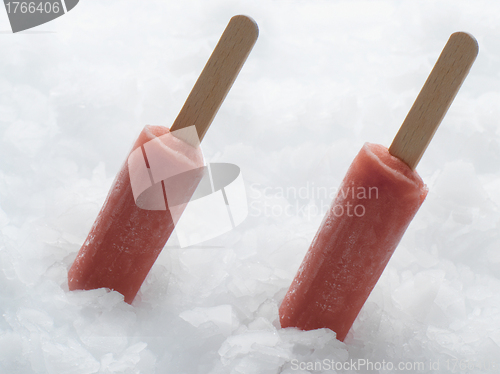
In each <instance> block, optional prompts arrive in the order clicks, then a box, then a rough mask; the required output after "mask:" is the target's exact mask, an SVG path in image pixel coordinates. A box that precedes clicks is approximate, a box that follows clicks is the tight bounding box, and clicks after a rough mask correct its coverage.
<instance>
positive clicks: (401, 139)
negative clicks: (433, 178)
mask: <svg viewBox="0 0 500 374" xmlns="http://www.w3.org/2000/svg"><path fill="white" fill-rule="evenodd" d="M477 53H478V44H477V41H476V39H474V37H473V36H472V35H470V34H467V33H465V32H456V33H454V34H452V35H451V36H450V39H449V40H448V43H446V45H445V47H444V49H443V51H442V52H441V55H440V56H439V59H438V60H437V62H436V64H435V65H434V68H433V69H432V71H431V73H430V75H429V77H428V78H427V81H426V82H425V84H424V86H423V87H422V89H421V90H420V93H419V94H418V96H417V99H416V100H415V102H414V103H413V106H412V107H411V109H410V111H409V112H408V115H407V116H406V118H405V120H404V122H403V124H402V125H401V128H400V129H399V131H398V133H397V134H396V137H395V138H394V140H393V141H392V144H391V146H390V147H389V152H390V153H391V154H392V155H393V156H396V157H398V158H399V159H400V160H402V161H404V162H405V163H406V164H407V165H408V166H409V167H410V168H411V169H412V170H414V169H415V168H416V167H417V164H418V162H419V161H420V158H421V157H422V155H423V154H424V152H425V150H426V149H427V146H428V145H429V143H430V141H431V139H432V137H433V136H434V133H435V132H436V130H437V128H438V126H439V124H440V123H441V121H442V120H443V118H444V116H445V114H446V112H447V111H448V108H449V107H450V105H451V103H452V102H453V99H454V98H455V96H456V94H457V92H458V90H459V89H460V86H461V85H462V83H463V81H464V80H465V77H466V76H467V74H468V73H469V70H470V68H471V66H472V64H473V63H474V60H475V59H476V56H477Z"/></svg>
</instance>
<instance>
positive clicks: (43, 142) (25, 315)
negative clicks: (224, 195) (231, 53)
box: [0, 0, 500, 374]
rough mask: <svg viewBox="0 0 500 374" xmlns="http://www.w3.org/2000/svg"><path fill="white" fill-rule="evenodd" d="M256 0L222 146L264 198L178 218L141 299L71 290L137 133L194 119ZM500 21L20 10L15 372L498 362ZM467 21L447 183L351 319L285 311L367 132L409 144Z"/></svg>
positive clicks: (221, 124) (6, 267)
mask: <svg viewBox="0 0 500 374" xmlns="http://www.w3.org/2000/svg"><path fill="white" fill-rule="evenodd" d="M235 14H248V15H250V16H252V17H253V18H254V19H255V20H256V21H257V22H258V24H259V27H260V37H259V40H258V42H257V44H256V46H255V48H254V50H253V52H252V54H251V55H250V58H249V60H248V61H247V64H246V65H245V66H244V68H243V70H242V72H241V74H240V76H239V78H238V80H237V82H236V84H235V85H234V87H233V89H232V91H231V92H230V94H229V95H228V97H227V100H226V102H225V103H224V105H223V106H222V108H221V110H220V112H219V114H218V116H217V118H216V119H215V121H214V123H213V124H212V128H211V129H210V131H209V133H208V135H207V136H206V138H205V140H204V144H203V147H204V152H205V155H206V158H207V161H209V162H222V161H223V162H230V163H234V164H237V165H238V166H240V167H241V170H242V173H243V176H244V179H245V182H246V185H247V187H248V196H249V204H250V206H251V208H250V216H249V217H248V218H247V220H246V221H245V222H244V223H243V224H242V225H241V226H239V227H238V228H237V230H234V231H232V232H230V233H228V234H226V235H224V236H222V237H219V238H217V239H214V240H212V241H210V242H207V243H203V245H200V246H198V247H191V248H184V249H180V248H178V246H176V242H175V238H172V240H171V241H170V242H169V243H168V244H167V248H166V249H165V250H164V251H163V253H162V254H161V256H160V258H159V259H158V261H157V263H156V264H155V266H154V267H153V269H152V271H151V273H150V274H149V276H148V278H147V280H146V281H145V283H144V285H143V287H142V289H141V291H140V293H139V295H138V297H137V299H136V300H135V302H134V304H133V305H132V306H131V305H128V304H125V303H124V302H123V301H122V297H121V295H120V294H118V293H116V292H107V291H105V290H95V291H87V292H69V291H68V288H67V284H66V281H67V278H66V274H67V270H68V268H69V266H70V264H71V263H72V261H73V259H74V258H75V255H76V253H77V251H78V249H79V248H80V245H81V244H82V242H83V241H84V239H85V237H86V234H87V232H88V230H89V228H90V226H91V224H92V222H93V220H94V218H95V216H96V215H97V213H98V211H99V209H100V206H101V204H102V202H103V200H104V198H105V196H106V194H107V192H108V189H109V187H110V184H111V182H112V180H113V178H114V175H115V173H116V172H117V170H118V168H119V167H120V165H121V163H122V162H123V161H124V158H125V156H126V154H127V152H128V150H129V148H130V146H131V145H132V143H133V141H134V140H135V138H136V136H137V135H138V133H139V132H140V130H141V128H142V126H143V125H145V124H158V125H167V126H169V125H170V124H171V123H172V121H173V120H174V118H175V116H176V114H177V112H178V111H179V109H180V108H181V106H182V103H183V101H184V100H185V98H186V97H187V95H188V93H189V91H190V89H191V87H192V85H193V84H194V82H195V79H196V77H197V76H198V74H199V73H200V72H201V69H202V68H203V66H204V64H205V62H206V60H207V59H208V57H209V55H210V53H211V50H212V49H213V48H214V46H215V43H216V42H217V40H218V38H219V36H220V34H221V33H222V31H223V29H224V27H225V26H226V24H227V22H228V20H229V19H230V17H231V16H233V15H235ZM499 25H500V4H499V3H498V2H496V1H493V0H492V1H473V2H472V1H458V0H453V1H419V2H416V1H397V0H393V1H308V2H305V1H304V2H301V1H269V0H267V1H264V0H259V1H253V2H247V1H229V0H217V1H202V0H198V1H159V0H158V1H153V0H148V1H141V2H139V1H131V0H113V1H101V2H99V1H97V0H82V1H81V2H80V4H79V5H78V6H77V7H76V8H74V9H73V10H72V11H71V12H69V13H68V14H67V15H65V16H63V17H61V18H59V19H57V20H55V21H52V22H50V23H48V24H45V25H42V26H40V27H38V28H35V29H32V30H30V31H28V32H24V33H20V34H11V33H10V32H9V31H8V30H9V25H8V21H7V16H6V14H5V12H3V11H0V30H1V31H2V32H1V33H0V49H1V58H0V207H1V208H0V268H1V272H0V315H1V318H0V372H1V373H75V374H76V373H82V374H83V373H202V374H206V373H306V372H308V371H301V370H294V369H297V367H296V366H297V365H294V363H295V364H297V363H298V362H302V363H309V362H312V363H318V362H320V363H321V362H323V360H325V359H327V360H329V361H330V362H331V360H334V361H336V362H347V363H349V362H352V361H354V362H357V360H358V359H364V360H367V361H370V362H372V363H375V364H376V363H382V362H383V361H385V362H391V363H393V364H394V365H397V364H398V363H399V362H403V363H410V365H411V364H412V363H419V362H423V363H425V369H424V370H413V371H412V370H409V371H407V372H418V373H446V372H471V373H472V372H474V373H482V372H486V373H494V372H498V370H499V369H498V368H499V367H500V223H499V222H500V212H499V206H500V123H499V120H500V26H499ZM459 30H464V31H468V32H470V33H472V34H473V35H475V36H476V38H477V39H478V41H479V44H480V53H479V57H478V59H477V61H476V64H475V65H474V67H473V68H472V70H471V73H470V75H469V77H468V78H467V80H466V82H465V84H464V85H463V87H462V90H461V91H460V92H459V94H458V96H457V98H456V100H455V103H454V104H453V105H452V107H451V109H450V111H449V113H448V115H447V117H446V118H445V120H444V121H443V123H442V125H441V127H440V129H439V130H438V132H437V134H436V136H435V137H434V140H433V141H432V143H431V145H430V147H429V148H428V150H427V152H426V154H425V155H424V157H423V159H422V161H421V163H420V165H419V167H418V171H419V173H420V175H421V176H422V178H423V179H424V180H425V181H426V183H427V184H428V185H429V187H430V193H429V196H428V198H427V200H426V201H425V203H424V204H423V206H422V208H421V210H420V211H419V213H418V215H417V216H416V218H415V219H414V221H413V222H412V224H411V226H410V227H409V229H408V231H407V233H406V235H405V237H404V239H403V240H402V242H401V243H400V245H399V247H398V249H397V251H396V253H395V255H394V256H393V258H392V260H391V262H390V263H389V265H388V267H387V269H386V271H385V273H384V274H383V276H382V278H381V279H380V281H379V283H378V284H377V286H376V288H375V290H374V292H373V293H372V295H371V296H370V299H369V300H368V302H367V303H366V305H365V307H364V309H363V310H362V311H361V313H360V315H359V317H358V319H357V321H356V323H355V324H354V327H353V329H352V330H351V333H350V334H349V336H348V337H347V339H346V341H345V343H340V342H338V341H337V340H336V339H335V334H334V333H332V332H330V331H328V330H317V331H311V332H301V331H296V330H294V329H287V330H282V329H280V328H279V324H278V313H277V308H278V305H279V303H280V301H281V300H282V298H283V296H284V294H285V292H286V290H287V288H288V286H289V284H290V282H291V280H292V278H293V276H294V275H295V272H296V270H297V268H298V266H299V264H300V262H301V260H302V258H303V256H304V254H305V251H306V250H307V248H308V245H309V243H310V241H311V239H312V237H313V236H314V234H315V231H316V229H317V227H318V225H319V223H320V221H321V218H322V214H321V213H318V210H319V209H318V208H321V206H322V205H323V206H326V205H328V203H329V202H330V199H329V198H325V197H324V196H320V198H319V199H318V198H317V196H313V194H314V193H315V191H318V189H321V188H325V187H327V188H331V189H335V188H336V187H337V186H338V185H339V183H340V181H341V179H342V178H343V176H344V173H345V171H346V170H347V167H348V166H349V164H350V162H351V160H352V159H353V157H354V156H355V154H356V153H357V152H358V150H359V148H360V147H361V145H362V144H363V143H364V142H365V141H370V142H376V143H381V144H384V145H389V144H390V142H391V140H392V138H393V137H394V135H395V133H396V131H397V130H398V128H399V126H400V124H401V122H402V121H403V119H404V117H405V115H406V112H407V111H408V109H409V108H410V106H411V104H412V102H413V100H414V98H415V97H416V95H417V93H418V91H419V89H420V88H421V86H422V84H423V82H424V81H425V78H426V76H427V74H428V73H429V72H430V69H431V67H432V66H433V64H434V62H435V61H436V59H437V57H438V55H439V53H440V51H441V49H442V47H443V46H444V44H445V43H446V41H447V39H448V37H449V35H450V34H451V33H452V32H454V31H459ZM287 188H288V189H289V191H288V193H283V194H281V193H280V192H281V191H282V190H283V189H284V190H286V189H287ZM292 190H295V191H297V192H300V191H302V194H301V196H299V197H294V196H293V194H292ZM287 207H288V208H287ZM304 207H305V208H307V207H309V208H310V210H307V209H303V208H304ZM297 208H298V209H297ZM308 212H309V213H308ZM294 360H295V361H294ZM448 364H449V365H450V367H447V365H448ZM495 364H496V367H495V366H493V365H495ZM303 365H304V364H303ZM436 365H438V367H439V369H437V366H436ZM453 365H456V367H455V368H454V370H453ZM460 365H461V366H462V368H465V369H466V370H462V371H460ZM467 366H468V367H469V368H468V369H467ZM473 366H476V367H475V368H472V367H473ZM322 369H324V370H323V372H330V373H333V372H334V371H328V370H326V369H327V367H325V366H323V367H322ZM321 371H322V370H316V371H310V372H315V373H318V372H321ZM338 372H360V373H362V372H367V371H366V370H364V369H360V368H356V370H351V371H348V370H346V371H338ZM369 372H389V371H384V370H380V371H378V370H373V371H369ZM393 372H395V370H394V371H393Z"/></svg>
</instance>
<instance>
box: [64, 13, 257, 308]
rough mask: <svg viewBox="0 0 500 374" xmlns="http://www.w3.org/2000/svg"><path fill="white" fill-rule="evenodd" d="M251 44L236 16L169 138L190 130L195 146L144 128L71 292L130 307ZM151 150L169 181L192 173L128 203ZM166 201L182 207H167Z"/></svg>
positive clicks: (245, 23) (249, 27) (192, 181)
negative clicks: (102, 292) (117, 299)
mask: <svg viewBox="0 0 500 374" xmlns="http://www.w3.org/2000/svg"><path fill="white" fill-rule="evenodd" d="M257 36H258V28H257V25H256V23H255V22H254V21H253V20H252V19H251V18H249V17H246V16H241V15H239V16H234V17H233V18H231V20H230V22H229V24H228V25H227V27H226V29H225V30H224V33H223V34H222V36H221V38H220V40H219V43H218V44H217V46H216V47H215V49H214V51H213V53H212V55H211V56H210V59H209V60H208V62H207V64H206V65H205V68H204V69H203V71H202V73H201V75H200V77H199V78H198V80H197V82H196V84H195V86H194V87H193V89H192V91H191V93H190V94H189V96H188V98H187V100H186V102H185V103H184V106H183V107H182V109H181V111H180V113H179V115H178V116H177V118H176V120H175V122H174V124H173V125H172V127H171V129H170V131H171V132H172V134H178V133H179V132H183V131H184V129H186V128H190V127H191V126H194V128H195V129H196V131H195V133H197V134H195V136H194V138H195V139H193V137H192V136H187V137H185V136H181V137H180V138H178V135H175V136H169V137H168V136H167V137H165V135H166V134H168V133H169V130H168V128H166V127H161V126H146V127H145V128H144V130H143V131H142V132H141V134H140V135H139V138H138V139H137V141H136V142H135V145H134V147H133V149H132V151H131V154H130V155H129V156H131V155H132V154H134V156H139V157H133V158H132V159H133V162H130V157H129V158H128V161H129V162H125V164H124V165H123V167H122V169H121V170H120V172H119V173H118V175H117V176H116V179H115V181H114V183H113V185H112V187H111V190H110V191H109V194H108V197H107V199H106V202H105V203H104V206H103V207H102V209H101V211H100V213H99V215H98V216H97V219H96V221H95V223H94V225H93V226H92V229H91V230H90V233H89V235H88V237H87V239H86V240H85V242H84V244H83V246H82V247H81V249H80V251H79V252H78V255H77V257H76V259H75V261H74V263H73V265H72V266H71V268H70V269H69V272H68V284H69V289H70V290H77V289H83V290H88V289H95V288H101V287H106V288H109V289H112V290H115V291H118V292H120V293H122V294H123V295H124V297H125V301H126V302H128V303H131V302H132V301H133V300H134V298H135V296H136V294H137V291H138V290H139V288H140V286H141V284H142V283H143V281H144V279H145V278H146V275H147V274H148V272H149V270H150V269H151V267H152V266H153V263H154V262H155V260H156V258H157V257H158V255H159V253H160V252H161V250H162V249H163V247H164V246H165V244H166V242H167V240H168V239H169V237H170V235H171V233H172V231H173V229H174V227H175V223H176V221H177V219H178V218H179V217H180V214H181V213H182V210H183V207H184V206H185V203H186V202H187V201H188V200H189V199H190V197H191V196H192V194H193V193H194V191H195V189H196V186H197V184H198V181H199V180H200V179H201V174H200V173H198V172H196V170H201V169H200V168H199V167H200V166H202V164H203V160H202V157H201V152H199V150H198V148H197V147H196V146H194V145H195V144H197V142H198V143H199V141H201V140H202V139H203V137H204V135H205V133H206V131H207V129H208V127H209V126H210V124H211V123H212V120H213V118H214V117H215V115H216V113H217V111H218V110H219V107H220V105H221V104H222V102H223V100H224V98H225V97H226V95H227V93H228V91H229V89H230V88H231V86H232V85H233V83H234V81H235V79H236V77H237V75H238V73H239V71H240V70H241V68H242V66H243V64H244V62H245V60H246V59H247V57H248V55H249V53H250V51H251V50H252V47H253V45H254V44H255V41H256V40H257ZM184 135H185V134H184ZM165 139H166V140H165ZM151 144H154V145H155V147H154V149H150V150H151V151H152V152H153V153H151V154H156V156H159V157H154V159H155V160H158V159H161V160H162V162H164V163H166V164H167V165H168V168H169V173H171V174H173V175H175V174H178V173H182V172H183V171H186V170H194V171H195V172H194V173H192V174H190V175H189V177H188V178H187V179H186V178H183V179H182V183H181V184H180V185H179V183H180V182H179V181H180V179H174V181H175V183H177V184H172V183H170V184H169V183H167V182H166V181H161V183H160V182H159V181H156V182H155V184H154V185H153V192H159V193H151V194H149V193H145V194H138V196H134V192H135V189H134V188H133V187H134V184H135V185H136V186H138V185H139V186H140V185H141V184H142V185H144V184H147V183H149V182H150V178H152V179H154V174H155V172H156V170H158V169H162V168H164V167H163V166H162V165H157V167H153V165H151V162H152V159H151V158H150V159H149V161H148V156H150V154H148V149H149V148H148V147H149V146H150V145H151ZM139 147H140V148H141V149H142V152H143V153H144V155H145V156H144V159H145V161H144V162H145V164H144V165H142V166H141V162H142V161H141V160H142V157H141V155H140V152H139V154H138V153H137V152H136V151H137V150H139ZM146 169H147V170H149V171H147V170H146ZM141 172H142V173H143V175H144V182H141V180H140V178H139V180H137V179H135V180H134V178H132V179H131V173H135V174H137V173H141ZM149 174H151V175H149ZM183 174H184V173H182V174H179V175H183ZM167 180H170V181H171V180H172V178H169V179H167ZM175 190H178V191H175ZM172 191H173V193H172ZM162 192H163V193H162ZM169 192H170V193H169ZM172 197H173V199H174V200H176V201H177V202H180V204H177V203H176V204H172V202H171V200H172ZM161 201H164V203H163V207H162V209H159V210H156V209H153V210H152V209H143V208H145V207H149V208H151V205H155V204H157V203H159V202H160V203H161Z"/></svg>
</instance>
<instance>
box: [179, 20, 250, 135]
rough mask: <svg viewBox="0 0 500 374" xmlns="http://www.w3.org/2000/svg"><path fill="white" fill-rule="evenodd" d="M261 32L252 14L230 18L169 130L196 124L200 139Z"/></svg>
mask: <svg viewBox="0 0 500 374" xmlns="http://www.w3.org/2000/svg"><path fill="white" fill-rule="evenodd" d="M258 35H259V29H258V27H257V24H256V23H255V21H254V20H253V19H251V18H250V17H247V16H242V15H239V16H234V17H233V18H231V20H230V21H229V24H228V25H227V27H226V29H225V30H224V33H223V34H222V36H221V38H220V39H219V42H218V43H217V46H216V47H215V49H214V51H213V52H212V55H211V56H210V58H209V60H208V62H207V64H206V65H205V67H204V68H203V71H202V72H201V74H200V76H199V77H198V80H197V81H196V83H195V85H194V87H193V89H192V90H191V93H190V94H189V96H188V98H187V99H186V102H185V103H184V106H183V107H182V109H181V111H180V112H179V114H178V116H177V118H176V119H175V121H174V123H173V125H172V127H171V128H170V131H176V130H180V129H182V128H185V127H188V126H193V125H194V126H195V127H196V130H197V132H198V138H199V141H200V142H201V140H202V139H203V137H204V136H205V133H206V132H207V130H208V127H209V126H210V124H211V123H212V121H213V119H214V117H215V115H216V114H217V112H218V110H219V108H220V106H221V104H222V102H223V101H224V99H225V98H226V95H227V93H228V92H229V90H230V89H231V86H232V85H233V83H234V81H235V79H236V77H237V76H238V73H239V72H240V70H241V68H242V67H243V64H244V63H245V60H246V59H247V57H248V55H249V54H250V51H251V50H252V48H253V46H254V44H255V42H256V40H257V37H258Z"/></svg>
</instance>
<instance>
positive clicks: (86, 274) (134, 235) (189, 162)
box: [68, 126, 203, 303]
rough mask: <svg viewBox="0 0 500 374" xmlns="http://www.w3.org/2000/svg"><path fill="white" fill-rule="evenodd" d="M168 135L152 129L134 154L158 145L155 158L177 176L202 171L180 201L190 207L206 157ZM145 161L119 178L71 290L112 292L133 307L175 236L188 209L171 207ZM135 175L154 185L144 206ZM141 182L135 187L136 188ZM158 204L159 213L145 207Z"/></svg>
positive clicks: (73, 271) (72, 275)
mask: <svg viewBox="0 0 500 374" xmlns="http://www.w3.org/2000/svg"><path fill="white" fill-rule="evenodd" d="M168 133H169V130H168V128H166V127H161V126H146V127H145V128H144V129H143V130H142V132H141V133H140V135H139V137H138V139H137V141H136V142H135V144H134V146H133V148H132V151H131V152H130V154H133V153H134V151H136V150H140V149H141V147H142V149H143V150H144V148H147V145H148V144H153V145H155V148H154V150H155V155H156V156H158V157H155V160H159V159H162V160H163V161H162V162H163V163H166V164H170V165H171V170H173V171H174V173H173V174H176V173H182V172H183V171H185V170H199V171H200V172H199V173H196V172H195V173H190V180H189V183H187V181H186V179H185V178H184V180H183V182H182V188H180V191H178V193H179V194H178V195H177V196H175V198H176V200H178V201H184V202H187V201H189V199H190V198H191V196H192V194H193V193H194V191H195V189H196V187H197V185H198V182H199V180H200V179H201V177H202V172H203V168H202V166H203V157H202V154H201V150H199V147H198V148H195V147H192V146H191V145H189V144H187V143H184V142H183V141H182V140H180V139H178V138H176V137H174V136H169V137H165V135H166V134H168ZM158 139H162V141H158ZM165 139H166V140H165ZM144 152H145V154H146V151H144ZM136 153H137V152H136ZM128 159H129V160H130V159H131V158H130V157H129V158H128ZM135 160H137V158H135ZM143 162H145V165H143V166H146V168H144V167H141V165H140V163H139V162H132V163H131V162H127V161H125V163H124V165H123V166H122V168H121V170H120V171H119V173H118V174H117V176H116V178H115V181H114V182H113V185H112V187H111V189H110V191H109V194H108V197H107V198H106V201H105V203H104V205H103V207H102V209H101V211H100V212H99V215H98V216H97V218H96V220H95V222H94V224H93V226H92V228H91V230H90V233H89V235H88V237H87V239H86V240H85V242H84V244H83V246H82V247H81V249H80V251H79V252H78V255H77V257H76V259H75V261H74V263H73V265H72V266H71V268H70V270H69V273H68V284H69V289H70V290H76V289H83V290H88V289H96V288H101V287H106V288H109V289H112V290H115V291H118V292H120V293H121V294H123V295H124V296H125V301H126V302H128V303H131V302H132V301H133V299H134V297H135V296H136V294H137V292H138V291H139V288H140V287H141V284H142V282H143V281H144V279H145V278H146V275H147V274H148V272H149V270H150V269H151V267H152V266H153V263H154V262H155V260H156V258H157V257H158V255H159V254H160V252H161V250H162V249H163V247H164V246H165V244H166V242H167V240H168V238H169V237H170V235H171V234H172V231H173V230H174V227H175V222H176V219H175V218H176V217H175V216H180V214H181V211H182V209H183V207H184V206H185V204H176V205H175V207H170V206H169V204H168V203H167V202H166V200H167V196H165V195H164V190H165V188H164V187H163V188H162V185H163V184H162V183H154V178H153V174H154V170H153V171H150V172H149V171H148V170H149V169H150V166H151V165H149V163H148V161H147V157H145V158H144V161H143ZM129 172H132V173H135V174H140V173H142V174H144V176H143V179H142V180H143V183H145V184H148V183H149V181H150V180H151V184H152V186H151V190H148V192H149V191H152V193H147V194H142V195H141V196H146V197H147V201H146V202H144V201H141V197H138V199H137V201H136V199H135V198H134V191H133V188H132V184H131V178H130V174H129ZM149 174H151V175H149ZM141 178H142V177H141ZM141 178H139V179H141ZM150 178H151V179H150ZM139 179H137V178H136V180H139ZM132 180H133V179H132ZM137 183H138V182H135V184H136V185H137ZM136 191H137V188H136ZM136 195H137V193H136ZM151 196H152V197H159V198H158V199H154V198H152V197H151ZM155 203H156V206H157V207H158V204H160V203H163V206H162V205H161V204H160V205H159V207H158V208H157V209H153V208H154V207H151V206H150V207H149V209H142V208H140V207H139V206H142V207H144V206H147V205H152V204H155ZM170 208H172V209H175V214H172V213H171V211H170ZM172 216H174V219H173V218H172Z"/></svg>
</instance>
